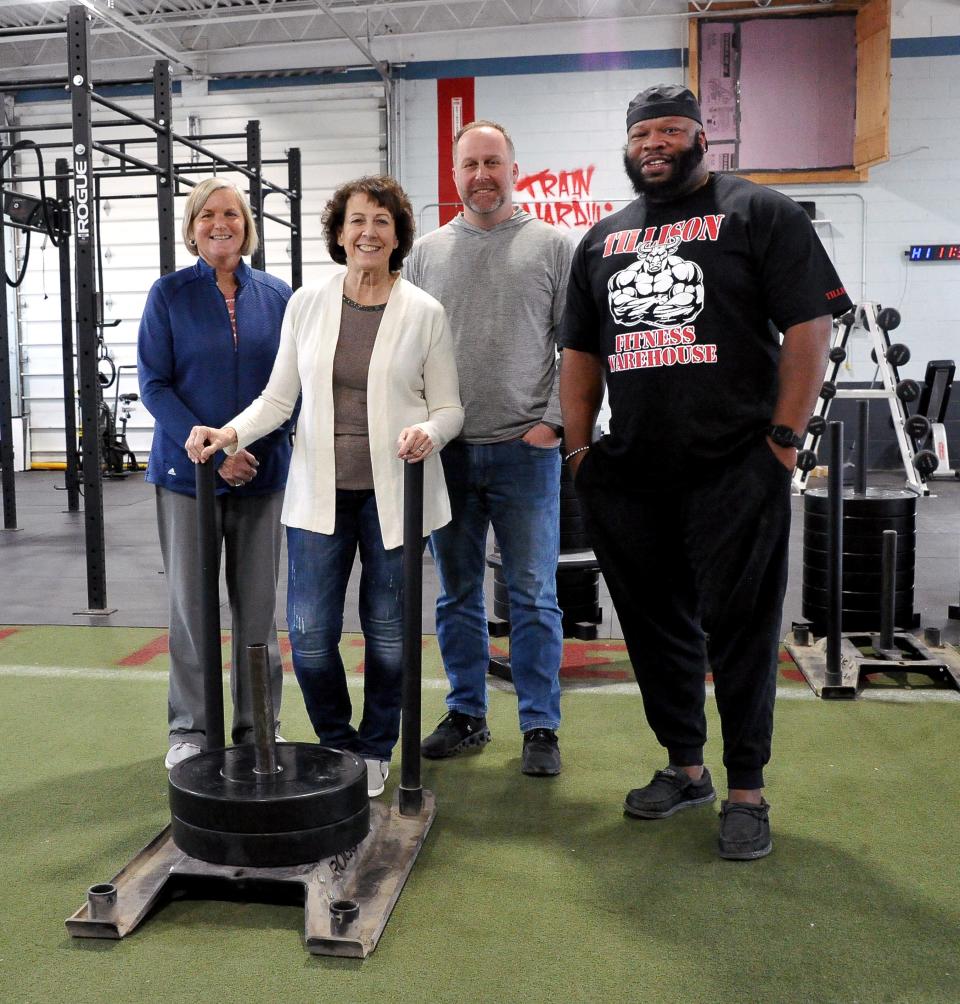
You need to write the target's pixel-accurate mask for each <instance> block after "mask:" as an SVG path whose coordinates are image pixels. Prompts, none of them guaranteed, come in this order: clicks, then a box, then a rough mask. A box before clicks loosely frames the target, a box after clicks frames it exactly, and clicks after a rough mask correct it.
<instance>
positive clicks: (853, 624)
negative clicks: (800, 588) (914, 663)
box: [803, 606, 916, 635]
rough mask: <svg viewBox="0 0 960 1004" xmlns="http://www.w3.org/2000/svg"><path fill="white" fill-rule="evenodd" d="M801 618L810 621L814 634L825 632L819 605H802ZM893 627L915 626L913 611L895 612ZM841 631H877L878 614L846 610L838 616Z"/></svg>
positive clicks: (825, 623)
mask: <svg viewBox="0 0 960 1004" xmlns="http://www.w3.org/2000/svg"><path fill="white" fill-rule="evenodd" d="M803 619H804V620H807V621H810V625H811V627H812V629H813V633H814V634H815V635H825V634H826V633H827V611H826V610H823V609H821V608H820V607H808V606H804V607H803ZM893 624H894V627H898V628H912V627H915V626H916V623H915V618H914V615H913V611H912V610H911V611H904V612H901V613H895V614H894V618H893ZM840 630H841V631H879V630H880V614H879V612H878V613H875V614H874V613H866V612H864V611H862V610H846V611H844V612H843V613H842V614H841V616H840Z"/></svg>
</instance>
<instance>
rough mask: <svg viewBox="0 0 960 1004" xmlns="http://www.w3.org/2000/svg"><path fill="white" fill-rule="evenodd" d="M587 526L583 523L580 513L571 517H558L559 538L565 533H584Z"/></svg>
mask: <svg viewBox="0 0 960 1004" xmlns="http://www.w3.org/2000/svg"><path fill="white" fill-rule="evenodd" d="M586 532H587V525H586V523H584V521H583V516H582V515H581V514H580V513H575V514H574V515H572V516H561V517H560V536H561V537H562V536H563V535H564V534H566V533H586Z"/></svg>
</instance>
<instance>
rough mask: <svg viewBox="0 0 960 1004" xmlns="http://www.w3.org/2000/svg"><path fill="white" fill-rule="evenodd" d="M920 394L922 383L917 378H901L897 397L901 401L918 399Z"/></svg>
mask: <svg viewBox="0 0 960 1004" xmlns="http://www.w3.org/2000/svg"><path fill="white" fill-rule="evenodd" d="M919 396H920V384H918V383H917V381H916V380H901V381H900V383H898V384H897V397H898V398H900V400H901V401H904V402H910V401H916V399H917V398H918V397H919Z"/></svg>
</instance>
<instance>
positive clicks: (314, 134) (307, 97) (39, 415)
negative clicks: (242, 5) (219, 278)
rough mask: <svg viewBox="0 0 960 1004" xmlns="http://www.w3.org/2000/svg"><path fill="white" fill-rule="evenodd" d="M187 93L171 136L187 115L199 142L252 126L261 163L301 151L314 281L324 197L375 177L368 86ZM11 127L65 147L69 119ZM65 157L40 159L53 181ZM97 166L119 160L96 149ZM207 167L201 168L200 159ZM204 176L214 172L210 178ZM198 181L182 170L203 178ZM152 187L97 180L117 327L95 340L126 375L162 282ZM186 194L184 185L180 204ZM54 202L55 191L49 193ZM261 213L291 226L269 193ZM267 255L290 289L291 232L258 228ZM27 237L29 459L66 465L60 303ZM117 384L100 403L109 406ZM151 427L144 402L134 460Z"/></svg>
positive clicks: (379, 120)
mask: <svg viewBox="0 0 960 1004" xmlns="http://www.w3.org/2000/svg"><path fill="white" fill-rule="evenodd" d="M185 90H186V91H187V96H186V97H182V98H180V97H176V96H175V98H174V130H175V131H176V132H178V133H180V134H181V135H184V136H186V135H188V134H189V122H190V116H196V118H197V120H198V121H199V127H198V129H199V132H200V134H201V135H212V134H222V133H243V131H244V129H245V128H246V124H247V121H248V120H250V119H256V120H258V121H259V122H260V128H261V145H262V156H263V158H264V160H270V159H276V158H281V157H284V156H285V155H286V151H287V149H288V148H290V147H293V146H297V147H299V148H300V151H301V160H302V179H303V205H302V219H303V235H304V241H303V260H304V282H306V283H316V282H321V281H323V279H324V277H325V276H327V275H330V274H331V273H332V272H334V271H335V270H336V269H337V266H336V265H334V264H333V263H332V262H331V261H330V258H329V255H328V254H327V251H326V247H325V246H324V244H323V241H322V239H321V224H320V217H321V214H322V212H323V207H324V205H325V203H326V201H327V199H328V198H329V197H330V195H331V194H332V192H333V190H334V189H335V188H336V187H337V186H338V185H339V184H341V183H342V182H344V181H346V180H347V179H349V178H354V177H357V176H359V175H362V174H375V173H379V172H380V171H381V170H382V169H383V163H384V155H385V138H384V135H383V107H382V106H383V89H382V87H381V86H379V85H375V84H357V85H351V86H329V87H274V88H268V89H262V90H252V89H239V90H230V91H213V92H209V93H206V94H204V93H203V90H204V88H202V87H197V86H193V87H187V88H186V89H185ZM118 103H119V104H121V105H123V107H124V108H126V109H128V110H130V111H132V112H136V113H138V114H140V115H144V116H146V117H151V116H152V114H153V101H152V98H151V97H144V96H138V97H125V98H120V99H118ZM16 111H17V116H18V124H21V125H22V126H23V127H24V134H23V135H24V136H25V137H29V138H35V139H37V140H38V141H42V142H45V143H49V142H54V141H58V140H61V139H63V140H69V134H67V133H65V132H62V131H57V130H53V129H50V128H49V126H50V124H52V123H58V122H64V121H66V120H68V119H69V115H70V113H69V108H68V106H67V105H66V103H61V102H56V103H50V102H35V103H30V104H21V105H19V106H17V109H16ZM116 117H117V114H116V113H115V112H112V111H109V110H106V109H98V108H97V109H95V113H94V120H95V121H101V122H102V121H104V120H106V119H115V118H116ZM145 134H147V130H146V129H145V128H144V127H142V126H137V127H135V128H133V129H130V128H121V127H116V126H103V127H102V128H99V129H95V134H94V139H95V140H96V141H97V142H104V141H106V140H117V139H119V138H122V137H124V136H126V137H130V136H134V135H140V136H142V135H145ZM204 145H205V146H209V147H210V148H212V149H213V150H215V151H216V152H217V153H218V154H219V155H220V156H222V157H225V158H227V159H229V160H234V161H240V160H243V159H245V157H246V143H245V140H244V139H243V138H240V139H234V140H226V141H212V140H211V141H210V142H204ZM128 151H129V152H130V153H131V154H133V155H134V156H137V157H139V158H140V159H141V160H144V161H148V162H153V161H154V160H155V156H156V148H155V146H154V145H153V144H152V143H151V144H147V145H142V146H133V145H131V146H130V147H128ZM68 152H69V151H68V150H66V149H64V150H61V151H44V161H45V165H44V166H45V169H46V171H47V172H48V173H52V171H53V167H54V159H55V158H56V156H58V155H60V156H66V155H67V153H68ZM175 158H176V161H177V163H179V164H186V163H189V162H191V161H192V160H195V161H197V162H198V163H199V165H200V166H203V165H204V158H203V157H202V155H199V154H195V155H193V154H192V153H191V151H190V150H189V149H188V148H185V147H182V146H178V147H177V148H176V151H175ZM94 163H95V165H96V167H97V168H102V167H104V166H105V165H107V164H111V165H112V164H115V163H116V161H114V160H112V159H110V158H108V157H107V156H106V155H104V154H101V153H99V152H98V153H97V154H95V157H94ZM206 163H209V161H206ZM35 166H36V162H35V158H34V155H33V154H32V153H31V154H29V155H28V156H23V157H21V158H20V160H19V171H20V173H21V174H23V175H28V174H35V173H36V170H35ZM210 173H212V172H210ZM219 173H221V174H224V175H225V176H228V177H230V178H231V179H232V180H235V181H237V182H238V183H240V184H241V186H242V187H245V185H246V179H244V178H243V177H242V176H239V175H237V174H235V173H231V172H228V171H220V172H219ZM205 176H206V174H205V173H203V172H201V173H199V174H191V175H190V177H191V178H193V179H195V180H200V179H201V178H203V177H205ZM264 176H265V177H266V178H267V179H269V180H271V181H274V182H276V183H277V184H279V185H280V186H281V187H284V188H285V187H287V169H286V166H285V165H269V166H267V167H265V168H264ZM23 189H24V190H25V191H28V192H33V193H34V194H38V193H39V189H38V186H37V185H24V186H23ZM154 191H155V183H154V181H153V180H152V179H151V178H146V177H139V178H133V177H126V178H109V179H108V178H105V179H103V181H102V183H101V192H102V197H103V203H102V207H101V208H102V224H101V247H102V253H103V260H104V265H103V271H104V284H103V285H104V289H103V292H104V300H105V310H104V315H105V317H106V319H107V320H108V321H112V320H118V321H119V322H120V323H119V324H118V325H117V326H116V327H109V328H107V329H106V331H105V332H104V336H105V340H106V343H107V345H108V347H109V350H110V353H111V355H112V356H113V359H114V361H115V363H116V364H117V365H118V366H124V367H128V366H131V365H132V364H135V362H136V339H137V327H138V324H139V320H140V314H141V312H142V309H143V303H144V300H145V299H146V295H147V292H148V290H149V289H150V286H151V285H152V284H153V282H154V281H155V280H156V278H157V277H158V274H159V252H158V235H157V208H156V201H155V199H154V198H153V196H152V193H153V192H154ZM187 191H188V189H187V188H186V187H184V189H183V196H185V195H186V194H187ZM134 193H145V194H147V195H149V196H150V197H148V198H144V199H124V198H119V196H122V195H129V194H134ZM48 194H49V195H52V194H53V185H52V184H51V185H50V186H49V187H48ZM184 201H185V199H184V197H178V199H177V202H176V209H177V235H178V246H177V258H176V260H177V267H178V268H181V267H184V266H186V265H189V264H190V263H191V262H192V261H193V258H192V257H191V256H190V255H189V253H188V252H187V250H186V249H185V248H184V247H182V246H181V245H180V244H179V226H180V214H181V212H182V209H183V205H184ZM265 209H266V211H267V212H268V213H271V214H273V215H275V216H278V217H280V218H282V219H286V218H288V206H287V200H286V198H285V197H284V196H282V195H278V194H273V195H270V196H268V198H267V199H266V204H265ZM264 234H265V242H264V247H265V253H266V262H267V270H268V271H270V272H272V273H273V274H275V275H277V276H279V277H280V278H282V279H285V280H286V281H288V282H289V281H290V253H289V244H290V232H289V229H288V228H286V227H284V226H283V225H282V224H279V223H275V222H273V221H271V220H267V221H266V222H265V228H264ZM42 245H43V241H41V240H38V239H37V235H34V237H33V248H32V252H31V259H30V268H29V272H28V275H27V278H26V280H25V281H24V284H23V286H22V287H21V289H20V290H19V291H18V306H19V309H20V316H21V324H20V364H21V379H22V384H23V389H24V399H25V407H26V409H27V412H28V415H29V429H30V437H31V438H30V452H31V457H32V459H33V461H34V462H37V463H44V462H59V461H62V460H63V459H64V447H63V423H64V419H63V390H62V383H61V380H62V365H61V349H60V302H59V272H58V252H57V249H56V248H54V247H52V246H51V245H49V243H47V246H46V247H42ZM137 389H138V388H137V379H136V373H135V371H134V370H132V369H129V370H128V369H124V370H122V371H121V379H120V390H121V392H122V393H126V392H134V391H136V390H137ZM114 391H115V388H113V387H111V388H110V389H109V390H108V391H107V392H106V396H107V398H108V400H109V401H110V402H111V404H112V403H113V400H114ZM152 428H153V422H152V419H151V417H150V415H149V414H148V413H147V412H146V409H145V408H144V407H143V406H142V405H138V406H137V407H136V409H135V411H134V414H133V416H132V418H131V420H130V425H129V426H128V439H129V442H130V445H131V447H132V448H133V450H134V452H135V453H137V455H138V457H139V458H140V459H141V460H142V461H145V460H146V456H147V453H148V452H149V448H150V440H151V436H152Z"/></svg>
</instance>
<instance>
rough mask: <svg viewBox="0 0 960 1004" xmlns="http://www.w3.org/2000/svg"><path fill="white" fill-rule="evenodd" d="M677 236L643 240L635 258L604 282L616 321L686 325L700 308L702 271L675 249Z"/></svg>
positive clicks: (677, 243)
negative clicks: (658, 240) (663, 240)
mask: <svg viewBox="0 0 960 1004" xmlns="http://www.w3.org/2000/svg"><path fill="white" fill-rule="evenodd" d="M681 243H682V238H681V237H680V236H674V237H670V238H669V239H668V240H666V241H665V242H663V243H660V242H657V241H646V242H645V243H643V244H641V245H640V247H639V248H638V250H637V260H636V261H635V262H632V263H631V264H630V265H628V266H627V267H626V268H625V269H622V270H621V271H620V272H616V273H614V274H613V275H612V276H611V277H610V281H609V282H608V283H607V290H608V297H609V304H610V313H611V314H612V315H613V319H614V320H615V321H616V322H617V324H623V325H625V326H628V327H633V326H634V325H637V324H649V325H652V326H657V327H659V326H660V325H663V324H686V323H689V322H690V321H692V320H693V319H694V318H695V317H696V316H697V315H698V314H699V313H700V311H701V310H703V272H702V271H701V269H700V266H699V265H697V264H696V262H692V261H687V260H686V259H685V258H681V257H680V256H679V255H678V254H675V253H674V252H675V251H676V250H677V248H678V247H679V246H680V244H681Z"/></svg>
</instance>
